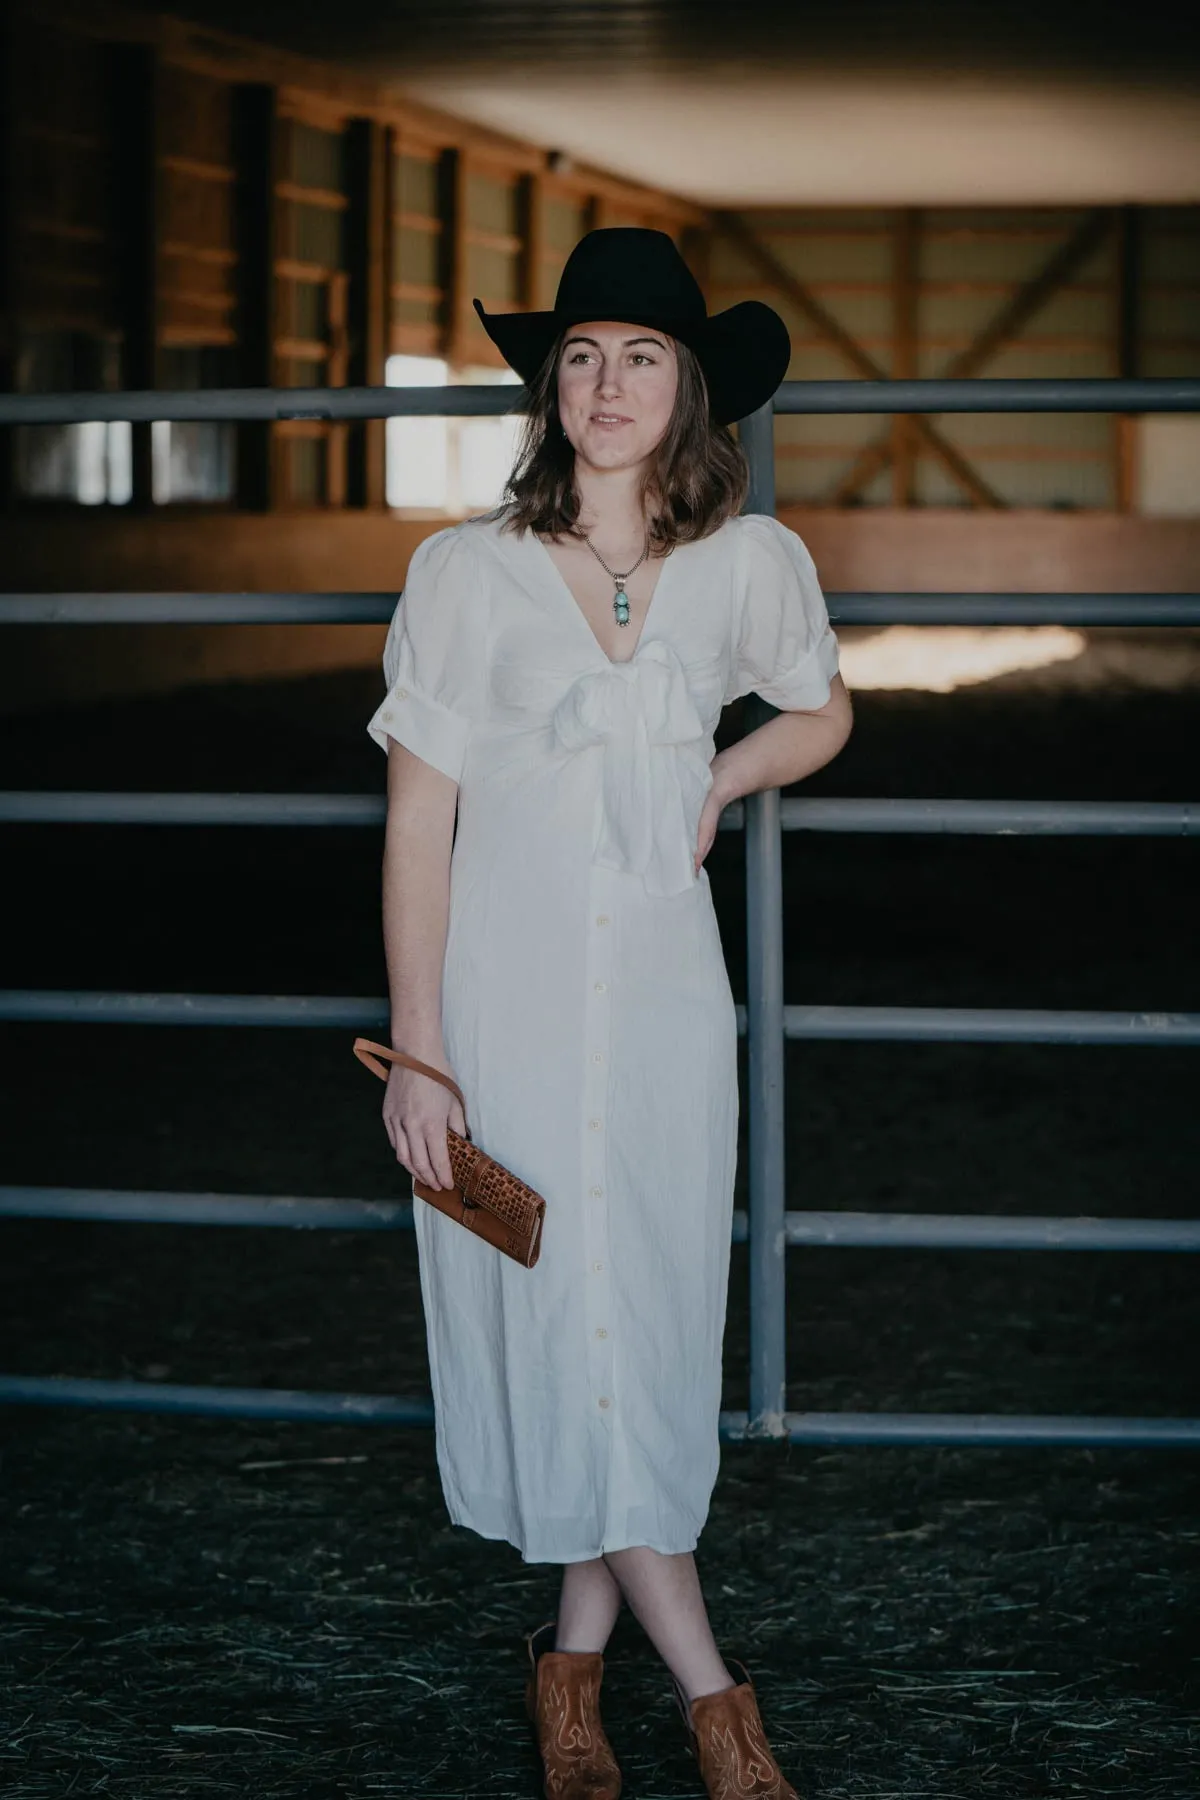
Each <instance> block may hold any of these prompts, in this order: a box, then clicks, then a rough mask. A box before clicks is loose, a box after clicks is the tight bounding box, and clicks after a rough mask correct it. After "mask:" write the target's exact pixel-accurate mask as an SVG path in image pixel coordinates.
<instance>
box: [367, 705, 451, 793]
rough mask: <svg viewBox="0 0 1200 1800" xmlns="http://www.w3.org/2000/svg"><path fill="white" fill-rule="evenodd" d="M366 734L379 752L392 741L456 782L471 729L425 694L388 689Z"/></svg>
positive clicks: (448, 709) (445, 707)
mask: <svg viewBox="0 0 1200 1800" xmlns="http://www.w3.org/2000/svg"><path fill="white" fill-rule="evenodd" d="M367 730H368V731H369V732H370V734H371V736H372V737H373V738H374V740H375V742H376V743H377V744H378V745H379V747H380V749H381V750H386V749H387V747H388V739H389V738H395V740H396V742H397V743H398V744H403V745H404V748H405V749H406V750H411V751H412V753H413V755H414V756H419V757H420V758H421V761H422V762H427V763H429V764H430V765H431V767H433V768H435V769H440V770H441V772H442V774H443V775H448V776H449V777H450V779H451V781H458V780H459V779H460V777H461V775H462V770H463V763H464V762H465V760H466V755H467V742H468V740H469V738H470V735H471V727H470V725H469V724H468V722H467V720H466V719H463V718H460V717H459V715H458V714H457V713H454V712H451V710H450V708H449V707H448V706H443V705H442V704H441V702H440V701H438V700H432V699H430V697H429V695H428V694H421V693H418V692H417V690H416V689H415V688H411V687H400V686H397V687H394V688H392V690H391V692H390V693H389V694H388V695H387V696H386V698H385V699H384V701H383V704H382V705H381V706H380V708H379V710H378V712H377V713H376V714H375V716H374V717H373V718H372V719H371V721H370V723H369V724H368V726H367Z"/></svg>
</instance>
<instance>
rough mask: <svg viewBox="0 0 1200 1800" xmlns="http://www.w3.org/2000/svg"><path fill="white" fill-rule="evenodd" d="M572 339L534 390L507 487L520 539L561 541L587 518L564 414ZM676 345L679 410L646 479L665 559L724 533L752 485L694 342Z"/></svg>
mask: <svg viewBox="0 0 1200 1800" xmlns="http://www.w3.org/2000/svg"><path fill="white" fill-rule="evenodd" d="M569 329H570V330H571V331H573V330H575V327H570V328H569ZM663 335H664V336H666V335H667V334H666V333H665V332H664V334H663ZM567 336H568V332H567V331H566V330H564V331H563V332H562V333H560V335H559V337H558V340H557V342H556V343H555V345H554V348H553V350H552V351H551V352H550V354H549V355H548V356H547V358H546V360H545V362H544V363H543V364H542V367H541V370H540V372H539V374H538V376H537V378H536V380H534V381H533V382H532V383H531V384H530V388H529V397H528V401H527V403H526V407H525V414H526V417H525V429H524V431H523V433H522V435H521V442H520V446H519V448H518V451H517V459H516V462H515V463H514V464H513V470H512V473H511V475H510V476H509V478H508V482H507V484H506V486H505V489H504V498H503V501H502V502H501V505H502V506H503V507H505V508H506V509H507V514H506V517H505V520H504V529H505V530H511V531H515V532H516V533H517V535H518V536H520V535H521V534H522V533H523V532H526V531H536V532H539V533H541V534H542V535H543V536H546V537H561V536H564V535H565V534H566V533H568V532H570V531H573V530H574V528H575V526H576V524H577V522H578V519H579V495H578V494H577V493H576V491H575V450H574V447H573V446H572V444H571V441H570V439H569V438H568V437H567V434H566V432H565V431H564V430H563V428H562V422H561V420H560V419H559V415H558V360H559V357H560V355H561V353H562V347H563V344H564V343H565V341H566V338H567ZM673 342H674V344H675V357H676V364H677V367H678V372H679V385H678V388H677V390H676V394H675V406H674V410H673V411H672V413H671V422H670V424H669V425H668V426H667V429H666V431H665V433H664V434H663V437H662V440H661V442H660V443H659V445H658V447H657V449H656V450H655V451H654V454H653V456H652V457H651V459H650V462H649V464H648V466H647V469H646V472H645V475H644V477H643V480H642V502H643V505H644V506H645V509H646V514H647V522H648V524H649V527H650V545H651V548H652V549H653V550H654V551H656V552H657V553H658V554H659V555H665V554H666V553H667V552H668V551H670V550H673V549H674V548H675V546H676V544H691V543H694V542H695V541H696V539H697V538H703V537H708V536H709V534H710V533H711V532H714V531H716V529H717V527H718V526H719V525H723V524H724V522H725V520H726V519H728V518H731V517H732V515H733V514H734V513H736V512H738V511H739V510H740V508H741V506H742V503H743V501H744V500H745V498H746V491H747V489H748V487H749V484H750V471H749V468H748V466H747V463H746V457H745V453H744V452H743V450H742V448H741V446H740V445H739V444H738V443H737V441H736V440H735V439H734V438H733V437H732V436H731V435H730V432H729V431H728V429H727V428H726V427H725V426H724V425H717V424H716V423H714V421H713V418H712V415H711V413H710V412H709V406H708V387H707V384H706V382H705V380H704V374H703V371H702V370H701V368H700V364H699V362H698V361H697V360H696V357H695V355H694V354H693V352H692V351H691V350H689V349H688V347H687V345H686V344H681V343H680V342H679V340H678V339H677V338H676V339H674V340H673Z"/></svg>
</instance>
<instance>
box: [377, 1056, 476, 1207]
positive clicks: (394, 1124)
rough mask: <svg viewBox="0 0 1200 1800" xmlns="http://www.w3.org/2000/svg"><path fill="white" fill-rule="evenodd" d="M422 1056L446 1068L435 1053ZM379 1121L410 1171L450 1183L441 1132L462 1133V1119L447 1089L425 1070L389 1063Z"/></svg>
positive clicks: (439, 1184) (435, 1183)
mask: <svg viewBox="0 0 1200 1800" xmlns="http://www.w3.org/2000/svg"><path fill="white" fill-rule="evenodd" d="M426 1061H428V1062H429V1063H431V1064H432V1065H433V1066H434V1067H436V1068H439V1069H442V1070H444V1071H445V1073H446V1074H447V1075H449V1074H450V1073H451V1070H450V1069H449V1068H447V1066H446V1064H445V1062H444V1061H443V1059H442V1058H440V1057H438V1058H433V1057H428V1058H426ZM383 1123H384V1127H385V1129H386V1131H387V1134H388V1139H389V1141H390V1143H391V1146H392V1149H393V1150H394V1151H395V1152H396V1160H397V1161H398V1162H399V1163H401V1164H402V1165H403V1167H404V1168H406V1169H407V1170H408V1172H409V1174H410V1175H413V1176H415V1177H416V1179H417V1180H418V1181H420V1182H423V1183H424V1184H425V1186H427V1187H432V1188H452V1187H453V1186H454V1175H453V1173H452V1171H451V1168H450V1152H449V1149H448V1148H447V1145H446V1131H447V1128H449V1129H450V1130H452V1131H457V1132H458V1133H459V1135H460V1136H461V1137H465V1136H466V1131H467V1122H466V1119H465V1118H464V1117H463V1110H462V1107H461V1106H460V1105H459V1103H458V1101H457V1100H456V1099H455V1097H454V1095H453V1094H451V1093H450V1092H448V1090H447V1089H446V1088H444V1087H442V1086H441V1084H440V1083H439V1082H436V1081H432V1080H430V1078H429V1076H428V1075H421V1074H419V1073H418V1072H417V1070H416V1069H406V1068H405V1067H404V1065H403V1064H402V1063H393V1064H392V1068H391V1073H390V1074H389V1076H388V1084H387V1091H386V1092H385V1094H384V1096H383Z"/></svg>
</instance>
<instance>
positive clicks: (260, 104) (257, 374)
mask: <svg viewBox="0 0 1200 1800" xmlns="http://www.w3.org/2000/svg"><path fill="white" fill-rule="evenodd" d="M278 136H279V130H278V112H277V96H276V93H275V89H274V88H271V87H266V86H263V85H261V84H259V83H254V84H245V85H241V86H238V87H235V88H234V90H233V143H234V166H235V168H236V170H237V188H236V190H235V195H236V210H235V230H236V243H237V252H238V261H237V278H236V286H237V330H238V348H239V359H238V360H239V365H240V367H239V373H240V379H241V384H242V386H243V387H272V386H273V385H274V376H275V355H274V340H275V309H276V275H275V264H276V253H277V248H278V243H277V240H278V221H277V212H276V204H275V176H276V170H277V165H278V161H279V150H278ZM280 476H281V470H280V467H279V451H278V447H277V445H276V442H275V434H274V430H273V428H272V426H271V425H269V424H265V423H264V424H257V423H243V424H239V425H238V426H237V503H238V506H239V507H242V508H244V509H246V510H249V511H257V512H267V511H269V510H270V509H271V508H272V507H274V506H277V505H278V504H279V500H280V492H279V489H280V485H281V482H280Z"/></svg>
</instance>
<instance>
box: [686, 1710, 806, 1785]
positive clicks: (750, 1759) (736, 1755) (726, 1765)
mask: <svg viewBox="0 0 1200 1800" xmlns="http://www.w3.org/2000/svg"><path fill="white" fill-rule="evenodd" d="M706 1736H707V1743H706V1744H704V1745H701V1747H700V1752H699V1759H700V1772H701V1774H702V1775H703V1776H704V1777H705V1785H706V1786H707V1788H708V1791H709V1794H710V1796H711V1800H746V1797H747V1796H748V1795H754V1796H755V1800H786V1796H787V1795H789V1794H790V1793H791V1792H792V1789H791V1788H790V1787H789V1786H788V1784H787V1783H786V1781H785V1780H784V1778H783V1775H782V1774H781V1772H780V1770H779V1769H778V1767H777V1766H776V1763H775V1758H774V1757H773V1756H772V1754H771V1751H770V1748H769V1746H768V1744H767V1741H766V1739H765V1737H764V1736H763V1734H762V1731H761V1730H760V1728H759V1727H758V1725H757V1724H756V1723H755V1722H754V1720H752V1719H748V1718H747V1719H742V1720H740V1721H739V1730H738V1732H737V1733H735V1732H733V1731H732V1730H731V1729H730V1727H729V1726H728V1725H725V1726H720V1725H717V1724H716V1723H715V1722H714V1723H712V1724H711V1725H710V1726H709V1727H708V1730H707V1733H706ZM739 1737H740V1738H742V1739H743V1742H741V1743H739V1741H738V1739H739ZM705 1751H707V1755H706V1754H705ZM743 1753H744V1754H745V1761H743Z"/></svg>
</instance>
